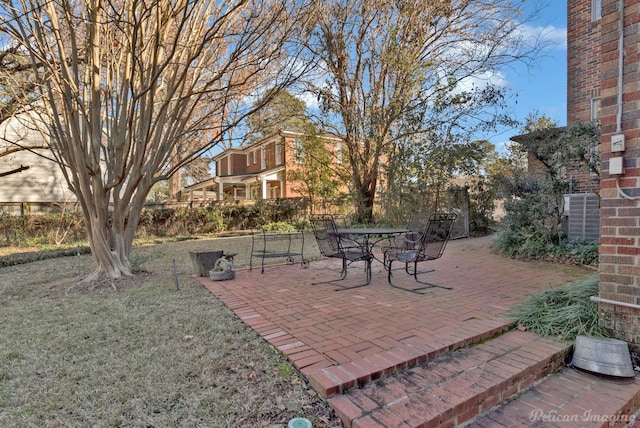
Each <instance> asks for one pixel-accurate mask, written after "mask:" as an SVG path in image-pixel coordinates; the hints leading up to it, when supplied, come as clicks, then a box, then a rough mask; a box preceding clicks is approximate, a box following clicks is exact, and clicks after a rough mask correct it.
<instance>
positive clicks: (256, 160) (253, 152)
mask: <svg viewBox="0 0 640 428" xmlns="http://www.w3.org/2000/svg"><path fill="white" fill-rule="evenodd" d="M251 153H252V154H253V163H254V165H255V164H256V163H258V159H257V158H256V150H254V151H252V152H251Z"/></svg>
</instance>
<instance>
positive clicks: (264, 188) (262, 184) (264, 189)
mask: <svg viewBox="0 0 640 428" xmlns="http://www.w3.org/2000/svg"><path fill="white" fill-rule="evenodd" d="M260 189H261V192H262V199H267V180H265V179H264V178H263V179H262V180H260Z"/></svg>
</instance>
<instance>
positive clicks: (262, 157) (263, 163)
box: [260, 146, 267, 169]
mask: <svg viewBox="0 0 640 428" xmlns="http://www.w3.org/2000/svg"><path fill="white" fill-rule="evenodd" d="M260 168H261V169H267V156H266V154H265V150H264V146H262V147H260Z"/></svg>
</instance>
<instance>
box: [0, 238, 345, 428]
mask: <svg viewBox="0 0 640 428" xmlns="http://www.w3.org/2000/svg"><path fill="white" fill-rule="evenodd" d="M250 245H251V241H250V238H248V237H243V238H220V239H216V240H202V239H201V240H194V241H182V242H165V243H162V244H158V245H145V246H136V247H135V248H134V250H133V254H132V260H133V262H134V265H135V267H136V269H137V270H138V271H139V273H138V274H137V275H136V277H135V278H134V279H129V280H124V281H115V282H113V281H105V282H102V283H99V284H91V285H86V284H83V283H81V282H80V281H79V280H80V278H82V276H83V275H86V274H87V273H89V272H90V271H91V269H92V267H93V262H92V260H91V259H90V257H89V256H86V255H79V256H74V257H62V258H55V259H48V260H41V261H36V262H32V263H27V264H20V265H16V266H9V267H4V268H2V269H0V307H1V309H0V337H2V338H3V339H2V341H1V342H0V426H3V427H12V426H16V427H25V426H34V427H35V426H37V427H40V426H83V427H85V426H92V427H93V426H146V427H149V426H155V427H171V426H180V427H183V426H200V427H244V426H246V427H259V426H271V427H284V426H286V425H287V422H288V420H289V419H291V418H293V417H296V416H303V417H307V418H309V419H310V420H311V421H312V422H313V426H314V427H336V426H340V423H339V421H338V419H337V418H336V417H335V416H334V415H333V413H332V412H331V410H330V409H329V407H328V406H327V404H326V403H324V402H323V401H322V400H320V399H319V398H318V397H317V396H316V395H315V393H313V392H312V391H311V390H310V388H308V387H307V385H306V384H305V383H304V381H303V379H302V378H301V377H300V376H299V375H298V374H297V373H296V372H295V370H294V369H293V367H292V366H291V365H290V364H289V363H288V362H287V360H286V359H285V358H284V357H283V356H282V355H281V354H280V353H279V352H278V351H277V350H275V349H273V348H272V347H271V346H269V345H268V344H267V343H266V342H264V341H263V340H262V339H261V338H260V337H259V336H258V335H257V334H256V333H255V332H253V331H252V330H251V329H249V328H248V327H247V326H245V325H244V324H243V323H242V322H240V321H239V320H238V319H237V318H236V317H235V315H233V313H232V312H231V311H230V310H228V309H227V307H226V306H224V305H223V304H222V303H221V302H219V301H218V300H217V299H216V298H215V297H214V296H212V295H211V294H210V293H208V292H207V290H206V289H204V288H203V287H202V286H201V285H199V283H198V282H197V280H196V279H195V278H194V277H193V274H194V273H195V270H194V268H193V266H192V265H191V261H190V259H189V254H188V251H189V250H190V249H194V250H202V249H212V248H222V249H224V250H225V251H226V252H237V253H238V256H237V257H236V260H237V261H236V263H237V265H238V266H245V265H246V263H247V262H248V254H249V249H250ZM314 246H315V244H314ZM312 250H314V251H317V249H316V248H312ZM314 251H311V257H315V256H317V255H316V254H314ZM273 261H274V262H277V261H278V260H277V259H275V260H273ZM174 266H175V271H174ZM175 274H177V281H176V275H175Z"/></svg>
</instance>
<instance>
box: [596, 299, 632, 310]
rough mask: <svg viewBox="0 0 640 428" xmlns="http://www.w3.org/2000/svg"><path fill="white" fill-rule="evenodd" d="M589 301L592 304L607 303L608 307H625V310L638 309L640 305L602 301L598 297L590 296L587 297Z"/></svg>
mask: <svg viewBox="0 0 640 428" xmlns="http://www.w3.org/2000/svg"><path fill="white" fill-rule="evenodd" d="M589 299H590V300H591V301H592V302H596V303H608V304H610V305H617V306H626V307H627V308H634V309H640V305H636V304H634V303H627V302H619V301H617V300H609V299H603V298H601V297H598V296H591V297H589Z"/></svg>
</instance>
